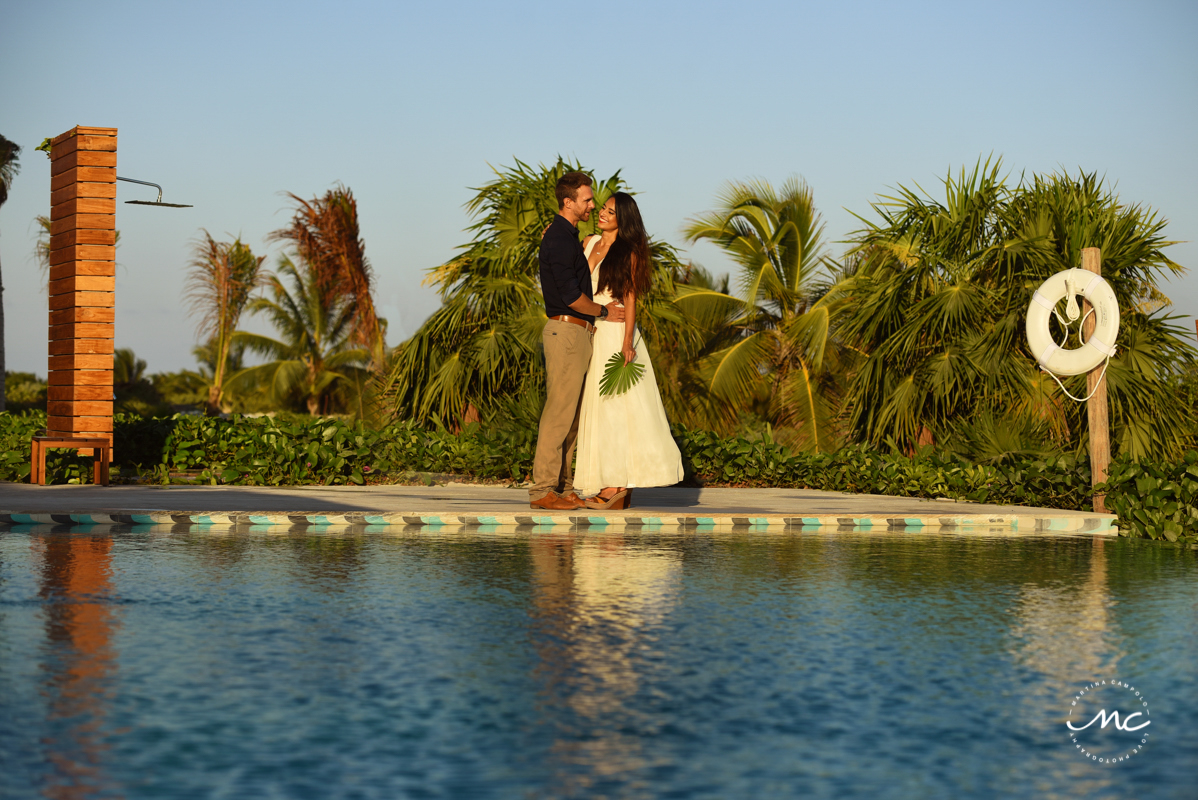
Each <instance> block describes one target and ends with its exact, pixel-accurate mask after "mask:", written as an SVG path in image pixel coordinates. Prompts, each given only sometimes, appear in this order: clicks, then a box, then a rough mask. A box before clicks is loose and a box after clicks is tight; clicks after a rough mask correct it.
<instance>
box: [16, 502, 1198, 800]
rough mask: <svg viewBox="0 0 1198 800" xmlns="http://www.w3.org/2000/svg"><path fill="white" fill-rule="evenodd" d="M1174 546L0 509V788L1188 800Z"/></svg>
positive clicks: (1189, 675) (1188, 729)
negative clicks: (230, 528) (89, 516)
mask: <svg viewBox="0 0 1198 800" xmlns="http://www.w3.org/2000/svg"><path fill="white" fill-rule="evenodd" d="M1195 556H1196V554H1195V552H1194V551H1192V550H1178V549H1173V548H1165V547H1161V546H1159V545H1155V544H1152V543H1147V542H1138V541H1130V540H1126V539H1120V540H1111V539H1106V540H1103V539H1096V538H1085V537H1073V538H1070V537H1055V538H1043V537H1006V538H1003V537H994V538H967V537H962V536H959V535H947V534H946V535H933V534H924V535H911V534H854V533H844V532H805V533H796V534H777V533H774V534H754V533H723V534H721V533H698V534H696V533H678V534H671V533H652V532H643V533H628V532H623V533H619V534H616V533H610V534H609V533H603V532H601V531H599V532H590V533H552V532H550V533H537V532H521V531H511V530H509V531H503V530H495V531H473V532H471V531H460V530H459V531H454V532H444V533H428V532H400V531H388V530H386V529H381V530H372V529H369V528H368V529H365V530H361V531H353V532H341V533H335V532H325V533H321V532H311V531H304V532H284V533H279V532H271V531H254V530H249V531H244V532H223V533H222V532H213V531H212V530H211V529H204V528H199V527H188V526H175V527H173V528H151V527H120V526H112V527H100V526H95V527H92V528H86V527H76V528H68V527H62V528H60V529H59V528H54V527H51V526H32V525H30V526H15V527H3V528H0V796H2V797H11V798H25V797H70V798H91V797H97V798H98V797H105V798H107V797H114V798H115V797H123V798H143V797H144V798H151V797H153V798H160V797H166V798H192V797H195V798H208V797H213V798H243V797H245V798H275V797H277V798H326V797H347V798H359V797H360V798H404V797H410V798H472V797H482V798H550V797H553V798H556V797H562V798H571V797H579V798H582V797H585V798H658V797H670V798H769V797H779V798H786V797H827V798H845V797H862V798H876V797H886V798H941V797H943V798H971V797H976V798H993V797H1042V798H1052V797H1060V798H1073V797H1097V798H1106V797H1111V798H1117V797H1118V798H1121V797H1136V798H1154V797H1161V798H1183V797H1184V798H1193V797H1195V796H1196V790H1195V788H1194V784H1195V782H1196V781H1195V779H1194V775H1195V773H1196V772H1198V722H1196V720H1198V692H1196V691H1195V689H1196V686H1195V683H1196V681H1195V678H1196V673H1198V636H1195V634H1196V633H1198V558H1196V557H1195ZM1101 681H1108V683H1107V684H1105V685H1104V684H1102V683H1100V682H1101ZM1116 682H1121V683H1122V684H1123V685H1122V686H1119V687H1118V691H1119V692H1121V693H1122V694H1119V695H1117V696H1116V695H1114V694H1111V692H1113V691H1115V689H1114V688H1112V687H1114V686H1116ZM1093 684H1097V686H1094V685H1093ZM1083 690H1085V692H1084V693H1083ZM1137 692H1138V693H1139V695H1138V696H1137V695H1136V693H1137ZM1104 693H1105V694H1104ZM1124 696H1126V698H1125V700H1126V702H1125V700H1124V699H1120V698H1123V697H1124ZM1079 697H1080V698H1081V705H1080V706H1074V705H1072V704H1073V703H1074V702H1076V701H1077V698H1079ZM1093 698H1098V700H1096V701H1095V702H1098V701H1101V702H1102V703H1104V704H1105V705H1104V710H1105V711H1107V712H1109V711H1110V710H1112V709H1113V708H1114V705H1113V704H1117V703H1123V706H1121V713H1122V714H1123V716H1124V722H1123V725H1124V728H1130V727H1134V726H1131V725H1128V724H1127V715H1129V714H1131V713H1132V712H1133V710H1138V711H1145V712H1148V716H1142V717H1139V718H1137V720H1136V722H1137V724H1139V723H1140V722H1141V721H1143V720H1150V725H1149V726H1147V727H1144V728H1141V729H1138V730H1136V731H1134V732H1132V731H1128V730H1123V729H1119V728H1118V727H1117V725H1115V724H1112V725H1109V726H1106V725H1104V726H1102V728H1101V729H1100V727H1099V725H1097V724H1094V725H1092V726H1090V727H1089V728H1087V729H1085V730H1083V731H1081V732H1080V733H1071V732H1070V730H1069V729H1068V728H1067V727H1066V721H1067V720H1069V719H1075V720H1077V719H1081V717H1079V716H1073V717H1069V714H1070V713H1071V709H1072V710H1074V711H1076V710H1078V709H1080V708H1081V707H1082V706H1085V705H1086V703H1087V702H1089V701H1090V700H1091V699H1093ZM1143 703H1148V704H1149V705H1137V704H1143ZM1087 710H1088V711H1089V710H1093V709H1092V708H1090V707H1087ZM1089 718H1090V716H1089V714H1088V713H1087V714H1086V716H1085V719H1084V720H1083V721H1088V720H1089ZM1074 739H1078V740H1080V742H1075V741H1074ZM1141 740H1143V741H1141ZM1083 750H1084V751H1085V752H1084V753H1083ZM1133 751H1134V752H1133ZM1086 753H1089V754H1090V755H1086ZM1094 753H1098V754H1099V756H1101V755H1103V754H1105V755H1108V756H1110V755H1115V756H1124V758H1123V760H1122V761H1120V760H1118V758H1116V760H1115V761H1114V763H1109V764H1108V763H1105V761H1103V762H1101V763H1100V762H1098V761H1097V760H1095V759H1094ZM1128 753H1131V754H1130V755H1127V754H1128Z"/></svg>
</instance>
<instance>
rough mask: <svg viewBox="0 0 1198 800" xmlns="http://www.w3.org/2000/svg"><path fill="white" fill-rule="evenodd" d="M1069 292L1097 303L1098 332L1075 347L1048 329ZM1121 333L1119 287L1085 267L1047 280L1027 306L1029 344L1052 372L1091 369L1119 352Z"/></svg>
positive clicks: (1059, 372)
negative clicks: (1064, 343)
mask: <svg viewBox="0 0 1198 800" xmlns="http://www.w3.org/2000/svg"><path fill="white" fill-rule="evenodd" d="M1069 287H1072V288H1069ZM1067 294H1080V295H1082V296H1083V297H1085V298H1086V299H1087V300H1089V301H1090V305H1092V306H1094V311H1093V314H1094V321H1095V325H1094V333H1092V334H1090V338H1089V339H1087V340H1086V343H1085V344H1084V345H1082V346H1081V347H1078V348H1076V349H1073V350H1066V349H1065V348H1063V347H1061V346H1060V345H1059V344H1057V343H1056V342H1055V341H1053V338H1052V335H1051V334H1050V333H1049V331H1048V321H1049V319H1050V318H1051V317H1052V314H1053V309H1054V308H1055V307H1056V304H1057V303H1058V302H1059V301H1060V300H1061V298H1063V297H1065V296H1066V295H1067ZM1075 313H1076V312H1075ZM1118 335H1119V303H1118V301H1117V300H1116V299H1115V290H1114V289H1112V288H1111V285H1110V284H1109V283H1107V282H1106V281H1105V280H1103V279H1102V277H1101V276H1100V275H1095V274H1094V273H1093V272H1089V271H1087V270H1084V269H1067V270H1065V271H1064V272H1058V273H1057V274H1056V275H1053V276H1052V277H1051V278H1049V279H1048V280H1046V281H1044V283H1042V284H1040V288H1039V289H1037V290H1036V292H1035V294H1033V295H1032V302H1031V304H1030V305H1029V306H1028V309H1027V343H1028V347H1030V348H1031V350H1032V356H1033V357H1034V358H1035V359H1036V360H1037V361H1039V362H1040V366H1041V367H1043V368H1044V369H1045V370H1047V371H1049V372H1052V373H1055V374H1057V375H1081V374H1082V373H1085V372H1089V371H1090V370H1092V369H1094V368H1095V367H1097V366H1098V365H1099V364H1101V363H1102V362H1103V361H1104V360H1105V359H1107V358H1110V357H1111V356H1113V355H1115V337H1117V336H1118Z"/></svg>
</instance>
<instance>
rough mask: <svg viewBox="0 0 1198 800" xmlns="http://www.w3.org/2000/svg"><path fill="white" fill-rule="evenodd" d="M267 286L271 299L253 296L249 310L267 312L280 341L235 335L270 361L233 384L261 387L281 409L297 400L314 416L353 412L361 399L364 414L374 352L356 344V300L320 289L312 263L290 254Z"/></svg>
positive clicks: (246, 371)
mask: <svg viewBox="0 0 1198 800" xmlns="http://www.w3.org/2000/svg"><path fill="white" fill-rule="evenodd" d="M283 278H286V279H287V280H288V282H290V284H291V288H288V286H287V285H286V284H285V283H284V282H283V280H282V279H283ZM267 286H268V288H269V290H270V293H271V297H269V298H267V297H256V298H254V299H253V300H251V301H250V303H249V311H250V313H252V314H265V315H266V317H267V319H269V320H270V322H271V324H272V325H274V327H275V329H276V330H277V331H278V332H279V334H280V338H279V339H272V338H270V337H269V336H263V335H261V334H256V333H247V332H245V331H238V332H236V333H235V334H234V336H233V340H234V342H236V343H239V344H242V345H244V346H245V347H246V348H247V349H249V350H252V351H254V352H257V353H259V354H261V355H263V356H266V357H267V358H269V359H271V361H269V362H268V363H265V364H260V365H258V366H255V367H249V368H247V369H243V370H241V371H240V372H238V373H237V374H236V375H234V376H232V377H231V378H230V383H231V384H236V385H239V386H240V385H247V384H251V383H255V382H256V383H259V384H261V385H263V386H265V387H266V391H267V392H268V394H269V395H270V397H271V400H272V401H273V402H274V403H275V405H276V406H286V405H291V404H292V403H294V402H296V401H297V400H298V401H299V402H301V403H302V404H303V406H304V407H305V408H306V409H307V411H308V413H309V414H312V415H316V414H320V413H331V412H332V411H334V410H340V409H346V408H350V407H352V405H351V404H352V403H353V401H355V400H357V401H358V402H359V405H358V408H357V410H358V413H359V415H360V414H361V413H362V407H361V404H360V400H361V387H362V386H363V381H365V380H366V378H367V376H366V373H365V368H364V367H365V365H366V364H367V363H368V362H369V361H370V357H371V354H370V351H369V350H367V349H366V348H364V347H354V346H353V343H354V341H355V338H354V334H355V328H354V321H355V320H356V319H360V315H359V309H358V307H357V303H356V301H355V300H354V299H353V298H352V297H348V296H345V295H334V294H330V293H328V292H324V291H321V288H320V280H319V276H318V274H317V273H316V270H315V269H314V268H313V267H312V266H310V265H309V264H308V262H300V265H299V266H297V265H296V264H295V263H294V262H292V261H291V259H290V258H288V257H286V256H284V257H282V258H281V259H280V261H279V269H278V272H277V273H276V274H274V275H270V276H269V277H268V279H267Z"/></svg>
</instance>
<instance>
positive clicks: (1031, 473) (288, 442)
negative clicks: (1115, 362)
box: [0, 412, 1198, 542]
mask: <svg viewBox="0 0 1198 800" xmlns="http://www.w3.org/2000/svg"><path fill="white" fill-rule="evenodd" d="M44 426H45V414H44V413H40V412H26V413H23V414H20V415H13V414H0V448H2V450H3V455H2V457H0V480H6V481H26V480H28V476H29V439H30V437H31V436H32V435H33V434H34V432H35V431H37V430H40V429H41V428H42V427H44ZM674 437H675V439H676V441H677V442H678V445H679V448H680V449H681V450H682V455H683V461H684V464H685V466H686V471H687V480H688V482H690V483H698V484H703V485H725V486H729V485H730V486H769V487H787V488H808V489H824V490H830V491H838V492H856V493H868V494H882V495H896V496H901V497H925V498H941V497H944V498H951V499H957V500H968V501H972V502H978V503H995V504H1003V505H1033V506H1041V507H1048V508H1063V509H1081V508H1088V507H1089V505H1090V493H1091V489H1090V467H1089V463H1088V461H1087V460H1086V459H1078V458H1075V457H1072V456H1065V455H1062V456H1058V457H1054V458H1047V459H1043V460H1032V459H1028V460H1023V461H1017V462H1015V463H1012V464H1005V465H977V464H967V463H963V462H961V461H959V460H957V459H954V458H949V457H942V456H936V455H919V456H917V457H907V456H903V455H895V454H884V453H880V452H878V451H874V450H869V449H867V448H864V447H846V448H843V449H841V450H838V451H836V452H835V453H828V454H810V453H792V452H790V451H789V450H787V449H786V448H784V447H782V446H781V445H778V444H775V443H772V442H768V441H762V440H754V441H751V440H748V439H744V438H740V437H732V438H724V437H720V436H717V435H715V434H713V433H710V432H707V431H691V430H687V429H685V428H682V427H675V428H674ZM114 444H115V451H116V459H117V466H119V467H121V468H122V469H123V471H124V472H125V473H126V474H130V475H131V474H133V473H134V472H137V473H140V474H142V475H143V476H148V477H150V478H151V479H153V480H156V481H161V482H166V481H167V480H169V476H170V474H171V473H178V472H189V473H191V474H193V475H195V476H196V477H197V478H198V479H199V480H202V481H204V482H209V483H229V484H241V485H258V486H261V485H267V486H282V485H295V484H347V483H356V484H362V483H366V482H369V481H386V480H388V479H394V477H395V476H399V475H401V474H403V473H411V472H434V473H453V474H459V475H466V476H472V477H475V478H480V479H491V480H503V481H515V482H520V481H524V480H525V479H526V478H527V477H528V475H529V474H530V472H531V471H532V459H533V449H534V445H535V441H534V432H533V431H508V430H483V429H482V428H480V427H478V426H470V427H469V428H467V429H466V430H465V431H463V432H462V433H460V434H455V433H452V432H449V431H445V430H426V429H423V428H419V427H417V426H416V425H413V424H411V423H407V422H401V423H395V424H392V425H389V426H387V427H385V428H383V429H381V430H375V429H372V428H370V427H367V426H365V425H363V424H362V423H361V422H346V421H343V420H338V419H312V418H308V417H282V418H274V419H272V418H267V417H258V418H253V419H250V418H245V417H236V416H235V417H233V418H232V419H221V418H214V417H197V416H185V415H176V416H174V417H170V418H163V417H153V418H145V417H139V416H136V415H129V414H118V415H117V416H116V417H115V418H114ZM52 452H53V454H52V455H51V456H50V458H49V459H48V461H47V474H48V475H49V476H50V478H51V480H52V481H53V482H55V483H64V482H68V481H70V482H87V481H88V480H90V460H89V459H83V458H79V457H78V456H74V455H72V454H70V453H68V452H66V451H52ZM1099 488H1100V490H1101V491H1105V492H1106V495H1107V504H1108V507H1110V508H1111V509H1112V510H1113V511H1114V512H1115V513H1116V514H1118V516H1119V520H1120V524H1121V527H1122V528H1123V530H1124V531H1125V532H1126V533H1128V534H1129V535H1130V534H1131V533H1135V534H1136V535H1139V536H1145V537H1148V538H1153V539H1168V540H1169V541H1182V542H1198V508H1196V507H1195V503H1196V502H1198V453H1189V454H1187V456H1186V460H1185V461H1184V462H1181V463H1178V464H1166V463H1145V462H1141V463H1139V464H1135V463H1132V462H1130V461H1127V460H1125V459H1118V460H1116V461H1115V462H1114V463H1113V464H1112V465H1111V470H1110V475H1109V480H1108V482H1107V483H1106V484H1104V485H1103V486H1102V487H1099Z"/></svg>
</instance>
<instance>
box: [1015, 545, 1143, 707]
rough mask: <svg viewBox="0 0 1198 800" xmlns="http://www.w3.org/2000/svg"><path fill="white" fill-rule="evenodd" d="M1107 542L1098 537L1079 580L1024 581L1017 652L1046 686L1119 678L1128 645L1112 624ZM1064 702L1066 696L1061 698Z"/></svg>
mask: <svg viewBox="0 0 1198 800" xmlns="http://www.w3.org/2000/svg"><path fill="white" fill-rule="evenodd" d="M1105 545H1106V543H1105V542H1104V541H1103V540H1102V539H1101V538H1098V537H1095V540H1094V546H1093V549H1092V550H1090V551H1089V559H1088V561H1089V563H1088V564H1084V565H1079V566H1082V569H1083V570H1084V571H1079V573H1076V575H1077V577H1079V578H1080V580H1068V581H1053V582H1051V583H1033V582H1028V583H1024V584H1023V585H1022V586H1021V587H1020V589H1019V596H1018V598H1017V600H1016V602H1015V608H1014V609H1013V611H1014V615H1015V624H1014V626H1013V627H1012V630H1011V635H1012V638H1013V641H1014V642H1015V643H1016V647H1015V649H1014V652H1013V654H1014V655H1015V656H1016V657H1017V658H1018V659H1019V660H1020V661H1021V662H1022V663H1023V664H1025V665H1026V666H1028V667H1030V668H1031V669H1034V670H1036V671H1037V672H1039V673H1041V674H1043V675H1045V676H1048V677H1049V678H1051V679H1052V680H1051V681H1050V682H1049V683H1048V684H1045V685H1046V686H1047V685H1052V686H1060V687H1072V686H1075V685H1080V684H1083V683H1086V682H1087V681H1090V680H1093V679H1095V678H1100V677H1104V676H1106V675H1111V674H1114V672H1115V671H1116V668H1117V667H1118V664H1119V659H1120V658H1122V657H1123V647H1122V643H1121V640H1120V637H1119V636H1118V634H1116V633H1115V631H1114V628H1113V625H1112V622H1113V620H1112V609H1113V606H1114V600H1113V598H1112V597H1111V593H1110V591H1109V589H1108V587H1107V559H1106V552H1105V549H1104V548H1105ZM1062 699H1063V698H1062Z"/></svg>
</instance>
